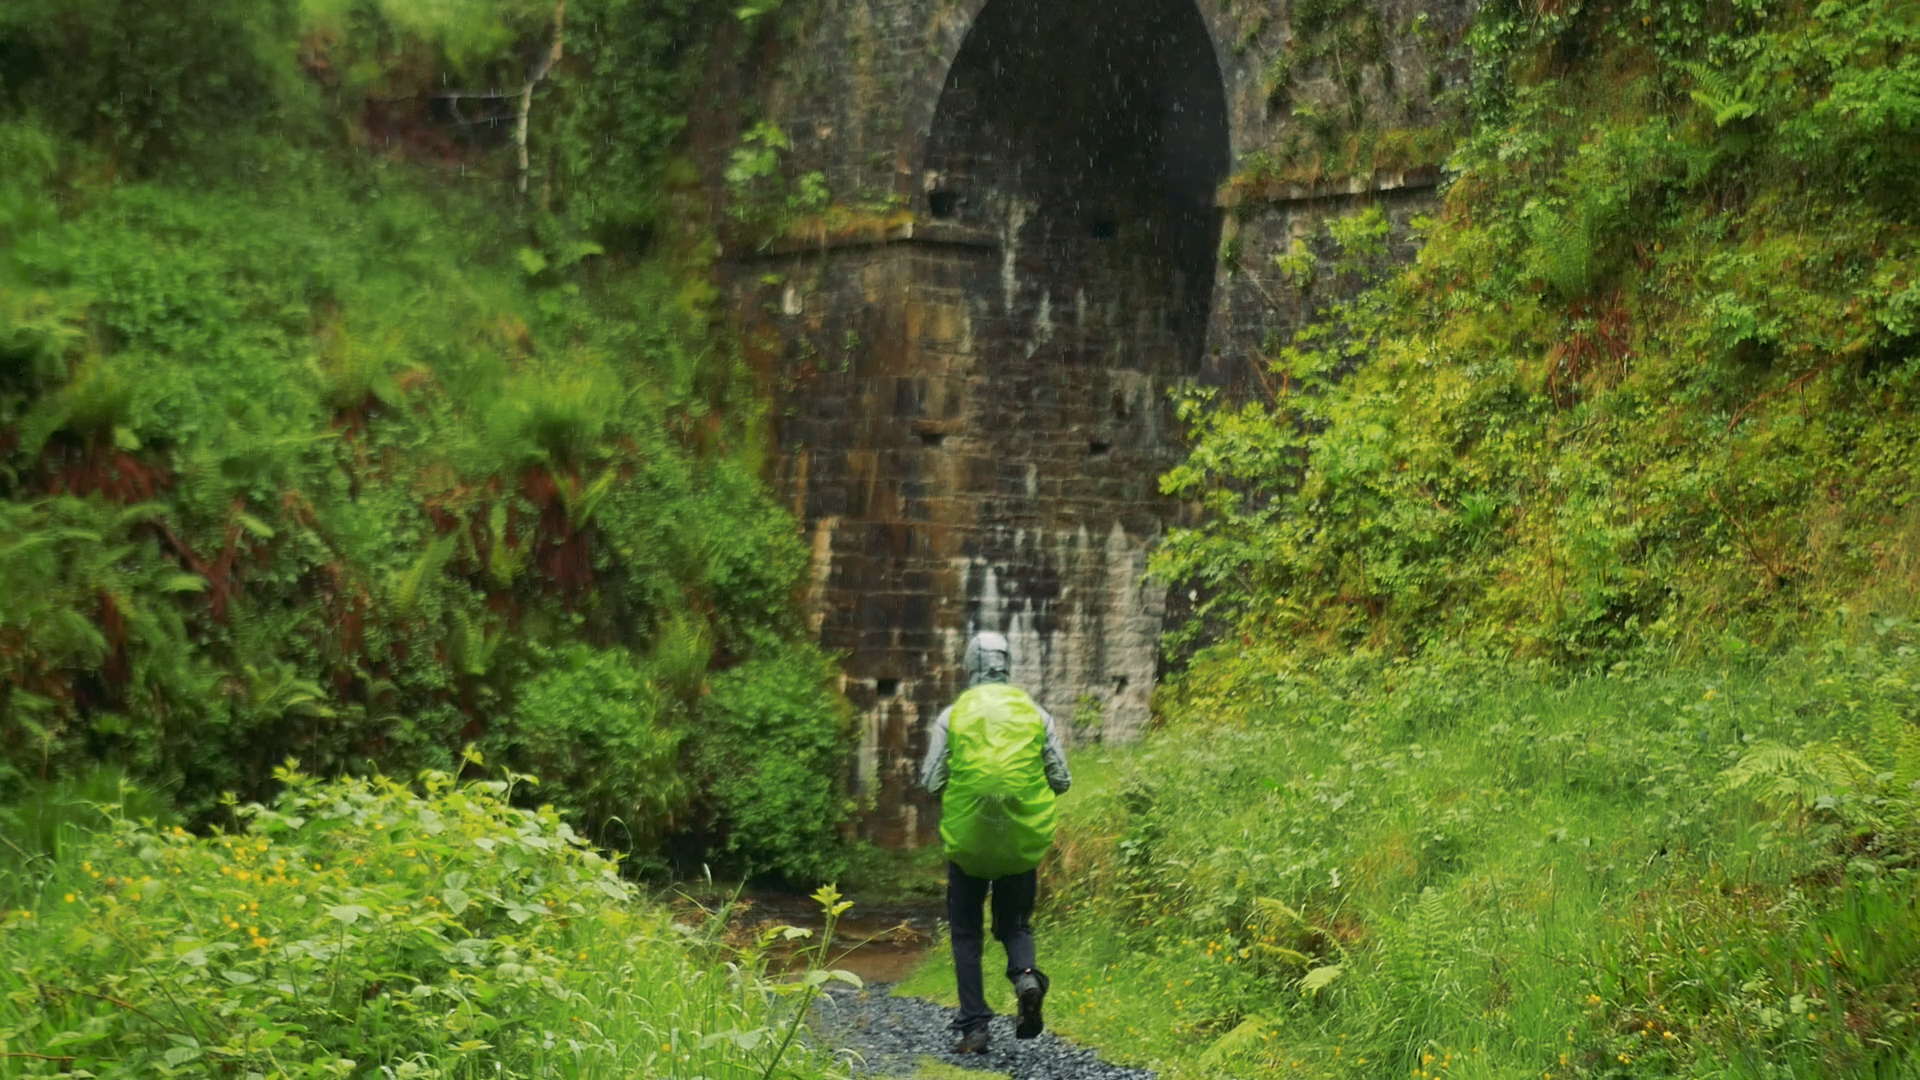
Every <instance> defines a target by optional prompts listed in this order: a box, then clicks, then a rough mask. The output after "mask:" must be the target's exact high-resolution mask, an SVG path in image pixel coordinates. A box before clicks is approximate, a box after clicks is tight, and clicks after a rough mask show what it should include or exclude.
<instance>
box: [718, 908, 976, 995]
mask: <svg viewBox="0 0 1920 1080" xmlns="http://www.w3.org/2000/svg"><path fill="white" fill-rule="evenodd" d="M944 913H945V911H944V908H943V906H942V905H941V904H940V903H939V902H937V901H924V902H905V903H902V902H892V903H878V904H863V903H858V902H856V903H855V904H854V906H853V908H852V909H851V910H849V911H848V912H847V913H846V914H845V915H842V916H841V917H840V920H839V922H838V923H837V924H835V926H834V931H833V942H832V945H831V947H830V948H829V950H828V954H827V956H828V961H829V966H831V967H835V968H840V969H843V970H846V971H851V972H853V973H854V974H855V975H858V976H860V978H861V979H862V980H864V981H866V982H869V983H876V982H879V983H895V982H899V981H900V980H902V979H904V978H906V977H907V976H908V975H910V974H912V973H913V969H914V968H916V967H918V966H919V964H920V961H921V960H922V959H924V958H925V957H926V954H927V951H928V950H929V949H931V948H933V946H934V944H935V943H936V941H937V940H938V935H939V929H940V927H939V924H940V919H941V917H942V916H943V915H944ZM694 915H695V913H689V914H688V917H689V918H692V917H694ZM823 922H824V920H823V917H822V915H821V912H820V905H819V904H816V903H814V902H813V901H812V900H810V899H808V898H807V897H804V896H786V895H779V894H773V895H764V896H742V897H741V898H740V899H739V900H738V901H736V902H735V905H734V912H733V917H732V918H731V919H729V920H728V922H727V941H728V943H729V944H732V945H735V946H742V947H744V946H748V945H750V944H752V943H753V942H754V941H755V940H757V939H758V938H759V937H760V935H761V933H762V932H763V931H766V930H770V929H773V928H776V927H781V926H798V927H802V928H804V929H807V930H811V931H813V935H814V936H813V937H811V938H803V939H801V940H799V941H797V942H794V943H791V944H787V945H776V946H775V947H774V948H773V950H772V951H773V954H774V955H773V959H772V960H771V962H770V963H769V964H768V967H769V968H770V969H771V970H773V971H776V972H777V971H782V970H785V969H790V968H792V967H796V966H798V965H799V964H800V963H801V961H800V960H799V959H798V956H797V954H798V953H799V952H801V951H802V950H804V949H810V948H812V947H814V946H816V945H818V943H819V940H820V938H819V935H820V931H821V927H822V925H823Z"/></svg>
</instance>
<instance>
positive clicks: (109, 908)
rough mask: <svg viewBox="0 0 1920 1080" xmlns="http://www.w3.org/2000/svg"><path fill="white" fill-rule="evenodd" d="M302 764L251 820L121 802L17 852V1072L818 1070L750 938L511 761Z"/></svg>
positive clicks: (3, 1018)
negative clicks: (55, 848)
mask: <svg viewBox="0 0 1920 1080" xmlns="http://www.w3.org/2000/svg"><path fill="white" fill-rule="evenodd" d="M281 779H282V780H283V781H285V783H286V785H287V786H286V790H285V791H284V793H283V794H282V795H281V796H280V797H279V798H278V799H276V800H275V801H274V803H273V804H272V805H271V806H261V805H258V804H253V805H247V806H236V807H234V808H233V814H234V816H235V819H236V824H237V826H238V827H237V828H236V829H235V830H234V831H231V832H226V831H218V830H216V831H215V832H214V833H213V834H212V835H210V836H207V837H194V836H192V835H190V834H188V833H186V832H185V831H184V830H181V829H179V828H162V827H156V826H152V825H145V824H139V823H136V822H133V821H129V820H126V819H125V818H124V817H115V818H114V819H113V821H112V824H111V827H110V828H108V829H106V830H104V831H103V832H102V833H100V834H97V835H92V836H89V835H86V834H83V833H74V834H71V835H70V837H69V840H70V843H69V844H68V845H67V849H66V850H65V851H64V852H63V853H62V855H61V857H60V858H59V859H58V860H57V861H53V862H47V861H40V860H36V861H34V862H33V863H31V864H29V865H28V866H26V867H25V868H24V870H23V869H22V868H21V867H19V866H17V865H13V866H10V872H9V874H8V875H7V876H6V877H5V878H4V879H0V882H4V886H5V888H6V889H7V890H8V892H7V894H6V895H5V896H4V902H5V904H6V908H7V910H5V911H4V912H3V913H0V990H3V991H4V996H3V997H0V1076H8V1077H13V1076H62V1075H83V1074H84V1075H93V1076H99V1077H151V1076H205V1075H228V1074H231V1075H236V1076H244V1075H254V1076H280V1077H336V1076H337V1077H345V1076H386V1077H396V1078H397V1077H414V1078H419V1080H428V1078H434V1077H481V1076H485V1077H526V1076H566V1077H595V1076H598V1077H625V1076H659V1077H694V1076H700V1077H707V1078H710V1080H714V1078H721V1077H726V1078H734V1080H746V1078H749V1077H763V1076H766V1075H770V1074H771V1071H772V1070H773V1068H774V1067H775V1059H776V1057H784V1058H785V1061H784V1064H782V1065H780V1068H781V1069H782V1070H784V1072H783V1075H795V1076H801V1077H806V1076H817V1075H820V1068H819V1063H818V1062H816V1061H815V1060H813V1059H812V1058H810V1057H809V1052H808V1051H806V1050H805V1049H804V1048H803V1047H798V1046H790V1045H782V1038H783V1036H784V1034H785V1032H786V1030H787V1028H788V1025H787V1024H786V1023H785V1022H784V1020H785V1017H784V1016H783V1015H782V1010H780V1009H779V1007H778V1001H779V993H778V990H777V988H776V987H774V986H773V985H771V984H769V983H767V982H764V981H762V980H761V979H760V978H759V976H758V974H757V971H756V969H755V967H754V966H753V964H752V963H751V962H749V963H748V964H746V965H744V966H731V967H721V966H719V965H718V964H717V963H714V961H715V959H716V956H714V955H712V954H710V953H709V952H708V951H706V950H704V949H703V947H702V945H701V942H700V940H699V935H698V934H697V933H690V932H688V928H686V927H680V926H676V925H674V924H673V923H672V922H671V921H669V920H668V918H667V916H666V915H665V913H664V912H663V911H661V910H660V909H656V908H648V907H645V906H642V905H638V904H636V903H635V902H634V897H633V895H632V892H633V890H632V887H631V886H630V885H628V884H627V883H626V882H624V881H623V880H622V879H621V877H620V875H619V874H618V873H616V870H615V867H614V865H613V864H612V863H610V862H608V861H606V860H604V859H602V858H600V857H599V856H597V855H595V854H593V853H592V852H591V851H590V850H589V849H588V848H587V847H586V845H585V844H584V843H583V842H582V841H581V840H580V838H578V837H576V836H575V835H574V834H573V832H572V831H571V830H570V829H569V828H568V826H567V825H566V824H565V822H564V821H563V820H562V819H561V817H560V816H559V815H558V814H557V813H556V812H555V811H553V810H552V809H550V808H543V809H541V810H538V811H532V810H521V809H515V808H513V807H512V806H510V805H509V800H510V798H511V796H512V792H511V791H510V785H509V783H507V782H498V781H495V782H483V783H474V784H466V785H459V784H456V783H455V782H454V781H453V780H452V779H451V778H450V777H448V776H447V775H445V774H435V773H429V774H427V775H426V776H425V777H424V778H423V783H424V794H415V793H414V792H412V791H409V790H408V789H407V788H405V787H404V786H402V785H397V784H393V783H390V782H387V781H384V780H377V781H373V782H361V781H346V782H338V783H333V784H320V783H317V782H315V781H313V780H311V779H308V778H305V777H302V776H300V775H298V774H294V773H282V774H281ZM518 782H522V783H524V782H525V781H524V778H521V779H519V781H518ZM776 1047H778V1048H779V1052H778V1053H776Z"/></svg>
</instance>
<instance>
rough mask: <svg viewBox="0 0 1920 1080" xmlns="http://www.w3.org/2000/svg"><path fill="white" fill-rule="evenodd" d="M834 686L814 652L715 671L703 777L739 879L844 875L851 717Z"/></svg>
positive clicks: (702, 737) (704, 711) (703, 740)
mask: <svg viewBox="0 0 1920 1080" xmlns="http://www.w3.org/2000/svg"><path fill="white" fill-rule="evenodd" d="M834 679H835V672H834V668H833V665H832V664H831V663H830V662H829V661H828V660H827V658H826V657H825V656H823V655H822V654H821V653H820V652H819V650H817V649H815V648H813V647H812V646H809V645H796V646H790V647H787V648H785V649H782V650H780V651H778V652H775V653H773V654H772V655H769V656H765V657H762V658H758V659H754V660H749V661H747V662H746V663H744V664H741V665H740V666H739V667H736V668H732V669H730V670H728V671H725V672H722V673H721V674H720V675H718V676H716V677H715V678H714V680H713V692H712V694H711V695H709V696H708V698H707V699H706V701H705V702H703V703H702V706H701V715H700V727H699V733H698V736H697V739H698V745H697V753H698V760H699V762H700V766H701V773H702V775H704V776H705V777H706V778H707V780H706V782H707V784H708V786H709V790H710V792H711V794H712V799H713V807H714V812H715V814H716V815H717V818H718V820H717V823H716V824H717V826H718V828H719V830H720V831H721V832H722V833H723V834H724V835H725V836H726V841H725V850H726V851H727V852H728V854H729V855H730V856H731V857H732V859H733V860H734V861H735V862H736V863H737V864H738V865H739V866H740V868H742V869H744V870H746V871H749V872H754V873H762V874H768V873H770V874H776V875H779V876H780V877H783V878H785V879H786V880H788V881H789V882H792V883H796V884H804V883H807V882H810V881H832V880H835V879H837V878H838V877H839V876H840V873H841V872H842V871H843V870H844V869H845V868H846V860H847V853H848V848H847V844H846V842H845V840H844V839H843V838H842V837H841V836H840V833H839V826H840V823H841V822H843V821H845V820H846V819H847V816H848V813H849V807H848V803H847V796H846V776H847V768H848V764H849V763H848V760H847V750H848V738H847V736H848V732H849V727H850V724H851V719H852V718H851V715H850V713H849V710H848V709H847V707H846V704H845V700H844V699H843V698H841V697H840V696H839V694H838V692H837V691H836V690H835V688H834V685H833V682H834Z"/></svg>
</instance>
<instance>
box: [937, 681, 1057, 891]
mask: <svg viewBox="0 0 1920 1080" xmlns="http://www.w3.org/2000/svg"><path fill="white" fill-rule="evenodd" d="M1046 742H1047V724H1046V720H1045V718H1044V717H1043V715H1042V713H1041V712H1040V706H1038V705H1035V704H1034V702H1033V698H1032V697H1030V696H1029V695H1028V694H1027V692H1026V691H1025V690H1022V689H1020V688H1019V687H1017V686H1009V685H1007V684H1006V683H989V684H988V685H986V686H976V687H974V688H973V689H971V690H968V691H967V692H966V693H964V694H962V695H960V700H958V701H956V702H954V703H953V711H952V712H951V713H950V714H949V715H948V719H947V786H946V790H945V791H944V792H943V793H942V797H941V804H942V805H941V812H940V839H941V840H942V841H943V842H944V843H945V844H946V849H947V858H948V859H950V860H952V861H953V862H954V863H955V864H957V865H958V866H959V867H960V869H962V870H964V871H966V872H967V873H968V874H969V875H971V876H973V877H977V878H1002V877H1007V876H1009V875H1012V874H1024V873H1026V872H1027V871H1029V870H1032V869H1033V868H1034V867H1036V866H1039V865H1040V859H1041V857H1042V856H1044V855H1045V854H1046V853H1047V848H1048V847H1050V846H1052V844H1053V832H1054V827H1055V823H1056V820H1055V809H1054V794H1053V789H1052V788H1051V787H1048V786H1047V767H1046V759H1045V750H1046Z"/></svg>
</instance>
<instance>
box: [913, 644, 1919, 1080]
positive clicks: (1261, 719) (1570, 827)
mask: <svg viewBox="0 0 1920 1080" xmlns="http://www.w3.org/2000/svg"><path fill="white" fill-rule="evenodd" d="M1858 635H1859V640H1858V641H1856V642H1855V643H1853V644H1847V643H1845V639H1844V636H1843V635H1840V634H1835V635H1834V636H1833V637H1832V638H1831V639H1830V640H1831V644H1829V645H1827V646H1824V647H1821V648H1809V649H1806V650H1802V651H1797V652H1794V653H1791V654H1788V655H1784V656H1780V657H1777V658H1773V659H1769V660H1765V661H1761V660H1759V659H1757V658H1756V657H1754V656H1753V655H1752V654H1751V653H1750V652H1742V651H1741V650H1740V649H1739V648H1738V647H1737V646H1729V647H1728V651H1727V657H1726V658H1725V659H1723V661H1722V662H1721V663H1720V664H1718V665H1715V666H1712V667H1703V668H1694V669H1677V670H1675V669H1665V670H1661V669H1654V670H1644V669H1641V668H1639V667H1638V666H1637V665H1629V664H1623V665H1621V666H1620V667H1619V668H1618V669H1617V670H1615V671H1613V672H1611V673H1608V674H1605V675H1596V676H1591V677H1584V678H1569V677H1565V676H1561V675H1556V674H1554V673H1553V672H1552V671H1551V669H1548V668H1546V667H1545V666H1544V665H1540V664H1514V663H1511V662H1506V661H1494V660H1487V659H1480V658H1474V657H1470V656H1466V655H1462V654H1459V653H1452V654H1446V655H1432V656H1429V657H1428V658H1427V659H1426V660H1423V661H1401V660H1383V659H1380V658H1378V657H1369V656H1364V655H1361V656H1354V657H1350V658H1344V659H1334V658H1329V659H1327V660H1323V661H1320V662H1317V663H1313V664H1293V665H1288V664H1287V663H1285V662H1284V661H1278V659H1277V658H1278V654H1277V652H1276V651H1274V650H1247V651H1246V653H1245V654H1244V655H1243V656H1242V657H1241V658H1240V659H1239V660H1238V661H1237V663H1238V664H1239V666H1240V667H1241V669H1242V672H1241V674H1240V676H1239V677H1237V678H1227V677H1222V678H1221V679H1220V680H1219V681H1218V682H1217V683H1212V684H1204V685H1203V684H1201V683H1199V682H1197V681H1194V680H1192V679H1189V680H1188V681H1186V682H1183V683H1181V684H1178V685H1176V686H1175V687H1173V688H1170V690H1169V691H1167V692H1166V693H1165V695H1164V696H1163V700H1162V702H1161V704H1162V705H1163V707H1164V708H1165V709H1166V711H1167V712H1168V714H1169V715H1170V716H1171V717H1172V718H1173V719H1172V724H1171V726H1170V728H1169V729H1168V730H1167V731H1165V732H1164V733H1162V734H1161V735H1159V736H1156V737H1155V738H1154V739H1152V740H1150V741H1149V742H1148V743H1146V744H1145V745H1144V746H1141V747H1138V748H1134V749H1123V748H1110V747H1109V748H1103V749H1101V750H1100V751H1098V752H1097V753H1094V752H1087V753H1083V754H1082V755H1081V756H1080V757H1079V758H1077V759H1076V761H1075V771H1076V774H1079V775H1078V777H1077V778H1078V780H1079V782H1078V783H1076V785H1075V790H1074V793H1073V798H1070V799H1067V800H1063V802H1062V804H1061V805H1062V812H1063V815H1064V821H1063V826H1062V832H1061V839H1060V843H1059V846H1058V849H1057V852H1056V857H1055V859H1054V860H1053V861H1052V862H1050V863H1049V864H1048V866H1047V867H1045V868H1043V871H1042V873H1043V874H1044V875H1046V877H1047V882H1046V887H1045V893H1046V895H1048V896H1049V897H1051V898H1052V900H1051V903H1052V907H1051V910H1050V911H1049V912H1047V913H1044V914H1043V916H1042V918H1041V919H1040V920H1037V921H1038V922H1039V924H1040V925H1041V927H1042V933H1041V942H1042V946H1041V948H1042V961H1043V963H1044V964H1045V965H1046V967H1047V968H1048V971H1049V973H1050V974H1051V975H1052V977H1053V980H1054V987H1055V994H1054V998H1053V1000H1050V1001H1049V1010H1048V1021H1049V1026H1051V1027H1054V1028H1057V1029H1059V1030H1061V1031H1062V1032H1064V1033H1065V1034H1067V1035H1068V1036H1070V1037H1072V1038H1074V1039H1076V1040H1078V1041H1082V1042H1091V1043H1095V1044H1097V1045H1100V1046H1102V1047H1103V1048H1104V1050H1105V1051H1106V1052H1109V1053H1113V1054H1117V1055H1119V1056H1121V1057H1123V1058H1126V1059H1130V1060H1134V1061H1142V1062H1153V1063H1154V1064H1155V1065H1156V1067H1157V1068H1158V1069H1159V1071H1160V1073H1161V1075H1167V1076H1174V1077H1185V1076H1194V1077H1199V1076H1221V1075H1232V1076H1271V1075H1276V1074H1278V1075H1296V1076H1309V1077H1344V1076H1354V1077H1359V1076H1381V1075H1400V1076H1409V1075H1413V1074H1414V1073H1416V1072H1418V1073H1420V1074H1423V1075H1426V1076H1449V1075H1460V1076H1469V1077H1505V1076H1515V1077H1518V1076H1535V1077H1537V1076H1541V1075H1542V1074H1551V1075H1552V1076H1554V1077H1556V1078H1558V1077H1629V1076H1667V1075H1677V1076H1696V1075H1714V1076H1736V1077H1748V1076H1751V1077H1773V1076H1785V1075H1818V1076H1872V1075H1899V1074H1901V1073H1903V1072H1904V1071H1906V1070H1909V1069H1911V1067H1912V1065H1913V1062H1914V1060H1915V1056H1916V1040H1915V1037H1914V1034H1913V1032H1912V1030H1911V1021H1910V1017H1911V1013H1912V1010H1913V1008H1914V1007H1915V1005H1916V1004H1920V990H1916V988H1917V987H1920V920H1916V919H1915V917H1914V905H1913V896H1914V880H1913V874H1914V859H1915V856H1916V852H1920V819H1916V818H1915V816H1914V812H1915V808H1916V806H1917V805H1920V801H1917V800H1916V796H1915V792H1914V789H1913V788H1912V786H1911V785H1910V781H1908V780H1906V779H1903V777H1904V776H1907V775H1910V774H1912V773H1913V771H1914V769H1915V765H1916V757H1915V754H1914V739H1913V736H1912V734H1911V729H1912V724H1911V720H1910V718H1911V716H1912V715H1913V714H1914V710H1915V708H1916V707H1920V696H1916V695H1920V649H1917V648H1916V645H1920V637H1916V632H1915V628H1914V627H1913V625H1912V624H1910V623H1907V622H1904V621H1901V620H1879V621H1877V622H1874V623H1873V624H1872V625H1871V626H1863V627H1860V628H1858ZM1903 770H1904V771H1903ZM1782 782H1785V786H1784V787H1782V786H1781V784H1782ZM1783 791H1784V793H1785V797H1784V798H1781V797H1779V796H1780V795H1781V794H1782V792H1783ZM950 980H951V972H950V969H948V968H945V967H944V965H936V966H934V967H933V968H931V969H930V970H929V971H927V972H923V973H922V974H920V975H918V976H916V978H915V980H914V983H913V988H914V989H916V990H920V991H927V992H935V993H938V994H941V995H950V994H951V990H950V985H951V984H950ZM943 983H944V985H943Z"/></svg>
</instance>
